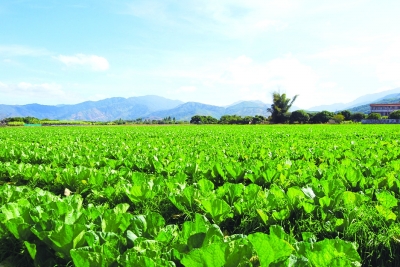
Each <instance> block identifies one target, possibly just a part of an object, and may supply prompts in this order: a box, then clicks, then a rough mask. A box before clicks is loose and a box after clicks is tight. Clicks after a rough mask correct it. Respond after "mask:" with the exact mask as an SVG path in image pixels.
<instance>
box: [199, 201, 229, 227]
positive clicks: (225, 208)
mask: <svg viewBox="0 0 400 267" xmlns="http://www.w3.org/2000/svg"><path fill="white" fill-rule="evenodd" d="M201 206H202V208H203V209H204V210H205V211H206V212H207V213H208V214H210V216H211V218H212V219H213V220H214V222H216V223H221V222H223V221H224V220H225V219H227V218H230V217H232V213H230V212H231V208H230V206H229V205H228V204H227V203H226V202H225V201H223V200H222V199H211V200H208V199H205V200H203V201H201Z"/></svg>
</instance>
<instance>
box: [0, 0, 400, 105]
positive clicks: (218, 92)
mask: <svg viewBox="0 0 400 267" xmlns="http://www.w3.org/2000/svg"><path fill="white" fill-rule="evenodd" d="M399 13H400V1H398V0H382V1H372V0H336V1H316V0H313V1H311V0H261V1H258V0H246V1H241V0H218V1H215V0H196V1H192V0H185V1H176V0H162V1H153V0H145V1H120V0H112V1H111V0H87V1H85V0H79V1H77V0H68V1H55V0H32V1H31V0H2V1H0V104H18V105H22V104H28V103H39V104H46V105H57V104H75V103H79V102H83V101H87V100H100V99H104V98H108V97H133V96H142V95H159V96H163V97H166V98H169V99H178V100H182V101H185V102H187V101H195V102H201V103H205V104H212V105H219V106H225V105H229V104H232V103H234V102H237V101H242V100H261V101H263V102H265V103H271V99H272V93H273V92H274V91H278V92H281V93H286V94H287V95H288V97H289V98H290V97H293V96H294V95H299V96H298V98H297V100H296V102H295V106H297V107H300V108H309V107H313V106H317V105H322V104H333V103H347V102H350V101H352V100H354V99H356V98H357V97H359V96H362V95H365V94H370V93H376V92H380V91H385V90H390V89H394V88H396V87H400V26H399V25H400V16H399Z"/></svg>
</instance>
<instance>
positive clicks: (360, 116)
mask: <svg viewBox="0 0 400 267" xmlns="http://www.w3.org/2000/svg"><path fill="white" fill-rule="evenodd" d="M350 118H351V120H352V121H356V122H360V121H361V120H363V119H365V114H364V113H361V112H357V113H353V114H351V117H350Z"/></svg>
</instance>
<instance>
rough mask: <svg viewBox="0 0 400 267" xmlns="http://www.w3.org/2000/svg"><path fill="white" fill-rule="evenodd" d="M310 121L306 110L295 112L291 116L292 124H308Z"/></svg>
mask: <svg viewBox="0 0 400 267" xmlns="http://www.w3.org/2000/svg"><path fill="white" fill-rule="evenodd" d="M309 120H310V116H309V115H308V114H307V112H305V111H304V110H296V111H293V112H292V114H291V115H290V123H294V122H296V121H297V122H299V123H307V122H308V121H309Z"/></svg>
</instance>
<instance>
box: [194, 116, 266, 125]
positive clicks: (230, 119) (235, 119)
mask: <svg viewBox="0 0 400 267" xmlns="http://www.w3.org/2000/svg"><path fill="white" fill-rule="evenodd" d="M267 122H268V119H267V118H266V117H264V116H260V115H256V116H254V117H252V116H245V117H242V116H238V115H224V116H222V117H221V118H220V119H219V120H218V119H216V118H214V117H211V116H201V115H195V116H193V117H192V118H191V119H190V123H192V124H263V123H267Z"/></svg>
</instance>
